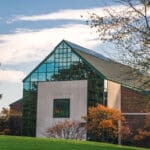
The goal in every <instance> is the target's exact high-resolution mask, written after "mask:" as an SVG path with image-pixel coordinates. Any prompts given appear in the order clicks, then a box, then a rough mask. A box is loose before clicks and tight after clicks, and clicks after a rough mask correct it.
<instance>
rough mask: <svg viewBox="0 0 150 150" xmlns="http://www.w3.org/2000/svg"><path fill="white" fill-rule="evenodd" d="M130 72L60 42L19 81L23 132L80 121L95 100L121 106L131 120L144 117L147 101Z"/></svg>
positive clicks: (39, 132) (33, 133)
mask: <svg viewBox="0 0 150 150" xmlns="http://www.w3.org/2000/svg"><path fill="white" fill-rule="evenodd" d="M133 71H135V70H134V69H132V68H131V67H129V66H126V65H123V64H120V63H118V62H115V61H113V60H111V59H109V58H106V57H105V56H103V55H101V54H99V53H96V52H93V51H91V50H88V49H86V48H83V47H81V46H79V45H76V44H74V43H71V42H69V41H66V40H63V41H61V42H60V43H59V44H58V45H57V46H56V47H55V48H54V50H53V51H52V52H51V53H50V54H49V55H48V56H47V57H46V58H45V59H44V60H43V61H42V62H41V63H40V64H39V65H38V66H37V67H36V68H35V69H34V70H33V71H32V72H31V73H30V74H29V75H28V76H27V77H26V78H25V79H24V80H23V118H22V120H23V123H22V125H23V126H22V129H23V130H22V133H23V135H27V136H37V137H42V136H44V132H45V130H46V129H47V128H48V127H50V126H52V125H53V124H54V123H56V122H57V121H62V120H64V119H72V120H78V121H82V119H81V117H82V116H84V115H86V114H87V108H88V107H89V106H95V105H97V104H98V103H100V104H103V105H105V106H108V107H112V108H116V109H119V110H121V111H122V112H123V113H124V114H125V115H127V116H128V118H129V119H130V118H136V119H138V117H140V119H141V116H142V118H144V116H145V115H147V111H146V110H145V107H146V106H147V104H146V103H145V101H144V91H143V90H141V89H140V87H141V85H142V82H139V80H138V79H137V78H136V77H134V76H133V75H132V76H131V75H129V72H130V73H131V72H133ZM141 76H142V75H141ZM144 79H145V80H146V77H144ZM145 90H149V89H145Z"/></svg>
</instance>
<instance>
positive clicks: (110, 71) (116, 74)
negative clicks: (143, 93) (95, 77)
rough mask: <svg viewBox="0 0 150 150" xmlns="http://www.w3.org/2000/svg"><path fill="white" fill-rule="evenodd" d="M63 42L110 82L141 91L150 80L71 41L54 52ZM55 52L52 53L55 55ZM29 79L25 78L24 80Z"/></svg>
mask: <svg viewBox="0 0 150 150" xmlns="http://www.w3.org/2000/svg"><path fill="white" fill-rule="evenodd" d="M63 42H65V43H66V44H67V45H68V46H70V47H71V48H72V49H73V51H74V52H76V53H77V54H78V55H79V56H80V57H82V58H83V59H84V60H86V61H87V62H88V63H89V64H90V65H92V66H93V67H94V68H95V69H96V70H97V71H98V72H100V73H101V74H102V75H103V76H104V77H105V78H106V79H108V80H111V81H115V82H119V83H121V84H123V85H125V86H129V87H132V88H137V89H138V88H139V89H141V88H142V86H143V83H144V82H145V81H147V79H148V78H149V77H147V76H144V75H143V74H141V73H139V72H138V71H137V70H135V69H133V68H131V67H129V66H127V65H124V64H121V63H118V62H115V61H113V60H111V59H109V58H107V57H105V56H103V55H101V54H99V53H97V52H94V51H92V50H89V49H87V48H84V47H82V46H79V45H77V44H74V43H72V42H70V41H66V40H62V41H61V42H60V43H59V44H58V45H57V46H56V47H55V48H54V50H55V49H56V48H57V47H58V46H59V45H60V44H61V43H63ZM54 50H53V51H52V52H51V53H53V52H54ZM50 55H51V54H50ZM50 55H48V56H47V57H46V58H45V59H44V60H43V61H42V62H44V61H45V60H46V59H47V58H48V57H49V56H50ZM40 64H41V63H40ZM40 64H39V65H40ZM39 65H38V66H39ZM38 66H37V67H38ZM37 67H36V68H37ZM36 68H35V69H36ZM35 69H34V70H35ZM34 70H33V71H34ZM33 71H32V72H33ZM32 72H31V73H32ZM135 72H136V73H135ZM31 73H30V74H31ZM30 74H29V75H30ZM137 74H138V75H139V76H140V79H141V78H142V81H139V78H137ZM29 75H28V76H29ZM28 76H27V77H28ZM27 77H25V78H24V80H25V79H26V78H27ZM145 90H150V88H145Z"/></svg>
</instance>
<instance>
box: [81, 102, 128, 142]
mask: <svg viewBox="0 0 150 150" xmlns="http://www.w3.org/2000/svg"><path fill="white" fill-rule="evenodd" d="M83 118H84V119H85V120H86V121H87V132H88V138H89V140H94V141H102V142H109V143H117V141H118V140H117V139H118V135H121V136H122V138H125V137H126V136H127V135H129V133H130V130H129V128H128V126H127V125H126V124H125V118H124V117H123V116H122V113H121V112H120V111H119V110H117V109H112V108H108V107H105V106H102V105H100V104H99V105H97V107H90V108H89V109H88V115H87V116H85V117H83ZM119 121H121V126H120V130H119V127H118V122H119ZM119 132H121V133H123V134H120V133H119Z"/></svg>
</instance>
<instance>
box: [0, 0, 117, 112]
mask: <svg viewBox="0 0 150 150" xmlns="http://www.w3.org/2000/svg"><path fill="white" fill-rule="evenodd" d="M108 7H114V8H119V5H117V4H116V3H114V2H113V0H105V1H104V0H75V1H73V0H54V1H53V0H44V1H42V0H0V94H2V98H1V99H0V110H1V108H2V107H8V106H9V104H10V103H12V102H14V101H16V100H18V99H20V98H21V97H22V86H23V85H22V80H23V78H24V77H25V76H27V75H28V73H29V72H30V71H32V70H33V69H34V68H35V67H36V66H37V64H39V63H40V61H42V60H43V59H44V58H45V57H46V56H47V55H48V54H49V53H50V52H51V51H52V50H53V48H54V47H55V46H56V45H57V44H58V43H59V42H60V41H61V40H63V39H66V40H68V41H71V42H74V43H77V44H79V45H82V46H84V47H86V48H88V49H92V50H94V51H97V52H99V53H101V54H103V55H106V56H107V55H108V56H109V55H111V53H112V52H111V51H109V52H108V51H106V49H107V50H108V49H110V47H109V46H108V45H107V46H106V45H105V44H103V43H102V42H101V41H100V40H99V39H98V35H97V34H96V32H95V30H94V29H91V28H90V27H89V26H88V25H87V24H86V20H87V19H88V18H89V13H92V12H95V13H97V14H99V15H102V16H103V15H105V11H104V9H105V8H108Z"/></svg>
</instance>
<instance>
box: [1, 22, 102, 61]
mask: <svg viewBox="0 0 150 150" xmlns="http://www.w3.org/2000/svg"><path fill="white" fill-rule="evenodd" d="M91 31H92V29H91V28H90V27H89V26H87V25H81V24H67V25H63V26H61V27H57V28H49V29H42V30H38V31H32V30H28V29H27V30H25V29H18V30H16V32H15V33H14V34H4V35H0V41H4V42H2V43H0V49H1V55H0V61H1V63H2V64H17V63H21V62H33V61H37V60H41V59H43V58H44V57H45V56H46V55H48V54H49V53H50V52H51V51H52V50H53V48H54V47H55V46H56V45H57V44H58V43H59V42H60V41H61V40H62V39H66V40H69V41H72V42H75V43H78V44H80V45H82V46H85V47H87V48H90V49H93V48H94V47H96V46H97V45H98V44H99V42H98V36H97V34H96V33H95V32H93V31H92V32H91Z"/></svg>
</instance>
